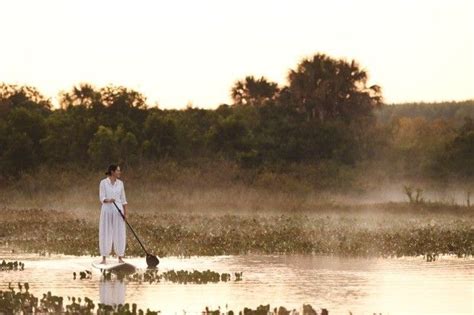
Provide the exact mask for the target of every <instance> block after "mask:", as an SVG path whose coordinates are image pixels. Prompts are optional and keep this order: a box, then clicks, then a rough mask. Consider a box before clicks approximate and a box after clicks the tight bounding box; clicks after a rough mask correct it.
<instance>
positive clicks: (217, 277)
mask: <svg viewBox="0 0 474 315" xmlns="http://www.w3.org/2000/svg"><path fill="white" fill-rule="evenodd" d="M103 275H104V277H103V279H104V280H110V279H111V277H112V273H111V272H110V271H107V272H103ZM235 275H236V276H235V281H241V280H242V272H240V273H235ZM117 277H118V279H121V280H124V279H126V280H128V281H130V282H139V283H142V282H147V283H150V284H151V283H159V282H162V281H169V282H173V283H182V284H187V283H194V284H206V283H217V282H227V281H231V275H230V273H218V272H215V271H211V270H204V271H198V270H192V271H189V270H167V271H165V272H162V273H159V271H158V269H148V270H146V271H144V272H141V271H137V272H134V273H132V274H120V273H119V274H117Z"/></svg>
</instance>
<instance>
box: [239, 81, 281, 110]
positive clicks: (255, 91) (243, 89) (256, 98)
mask: <svg viewBox="0 0 474 315" xmlns="http://www.w3.org/2000/svg"><path fill="white" fill-rule="evenodd" d="M277 94H278V85H277V84H276V83H274V82H270V81H268V80H267V79H266V78H264V77H261V78H260V79H255V78H254V77H253V76H247V77H245V79H244V80H240V81H237V82H235V84H234V86H233V87H232V89H231V96H232V100H233V101H234V104H235V105H257V106H258V105H263V104H264V103H265V102H267V101H269V100H272V99H274V98H275V97H276V96H277Z"/></svg>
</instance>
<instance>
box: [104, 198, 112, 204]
mask: <svg viewBox="0 0 474 315" xmlns="http://www.w3.org/2000/svg"><path fill="white" fill-rule="evenodd" d="M114 201H115V199H114V198H110V199H104V202H105V203H112V202H114Z"/></svg>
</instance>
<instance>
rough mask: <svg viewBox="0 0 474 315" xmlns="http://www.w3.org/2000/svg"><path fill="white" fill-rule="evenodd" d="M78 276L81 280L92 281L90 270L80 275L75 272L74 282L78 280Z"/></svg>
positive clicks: (73, 274) (81, 272)
mask: <svg viewBox="0 0 474 315" xmlns="http://www.w3.org/2000/svg"><path fill="white" fill-rule="evenodd" d="M78 274H79V279H80V280H83V279H92V272H91V271H90V270H84V271H80V272H79V273H76V272H73V273H72V277H73V279H74V280H76V278H77V275H78Z"/></svg>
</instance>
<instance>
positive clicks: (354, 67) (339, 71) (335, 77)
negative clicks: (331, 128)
mask: <svg viewBox="0 0 474 315" xmlns="http://www.w3.org/2000/svg"><path fill="white" fill-rule="evenodd" d="M288 81H289V87H288V90H287V92H286V93H285V97H288V96H289V99H290V102H291V103H292V105H293V106H296V107H297V108H298V110H299V111H300V112H303V113H305V114H306V115H307V118H308V120H318V121H326V120H333V119H341V120H343V121H347V122H348V121H351V120H353V119H357V118H358V117H366V116H368V115H370V114H371V112H372V110H373V109H374V108H377V107H379V106H381V104H382V95H381V89H380V87H379V86H377V85H373V86H370V87H367V73H366V72H365V71H364V70H362V69H360V67H359V65H358V64H357V63H356V62H355V61H351V62H347V61H345V60H337V59H333V58H331V57H328V56H326V55H324V54H316V55H314V56H313V57H312V58H308V59H304V60H303V61H302V62H300V64H299V65H298V66H297V68H296V70H290V72H289V74H288ZM287 93H288V95H287Z"/></svg>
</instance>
